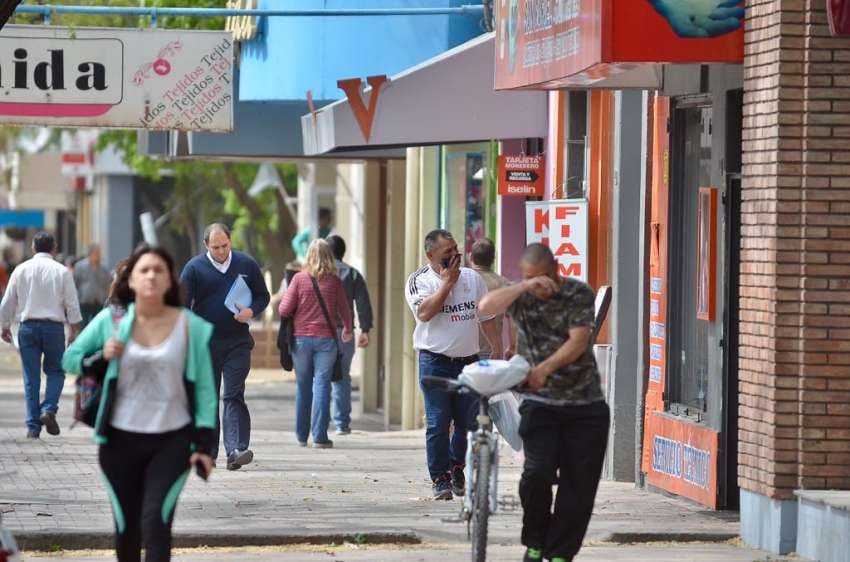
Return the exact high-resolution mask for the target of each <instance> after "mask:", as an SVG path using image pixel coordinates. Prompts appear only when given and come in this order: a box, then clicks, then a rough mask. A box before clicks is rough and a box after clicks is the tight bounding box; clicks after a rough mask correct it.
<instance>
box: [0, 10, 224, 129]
mask: <svg viewBox="0 0 850 562" xmlns="http://www.w3.org/2000/svg"><path fill="white" fill-rule="evenodd" d="M0 123H10V124H17V125H46V126H90V127H122V128H135V129H176V130H199V131H230V130H232V129H233V41H232V39H231V36H230V32H220V31H166V30H149V29H144V30H139V29H112V28H83V29H69V28H61V27H56V28H53V27H50V28H43V27H32V26H14V25H10V26H6V27H4V28H3V30H2V32H0Z"/></svg>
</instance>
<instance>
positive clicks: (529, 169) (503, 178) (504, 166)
mask: <svg viewBox="0 0 850 562" xmlns="http://www.w3.org/2000/svg"><path fill="white" fill-rule="evenodd" d="M545 178H546V162H545V160H544V158H543V156H506V155H502V156H499V195H512V196H517V197H543V193H544V188H545V183H544V182H545Z"/></svg>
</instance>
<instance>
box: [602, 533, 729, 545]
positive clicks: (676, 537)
mask: <svg viewBox="0 0 850 562" xmlns="http://www.w3.org/2000/svg"><path fill="white" fill-rule="evenodd" d="M738 537H739V535H738V534H737V533H663V532H662V533H651V532H650V533H611V534H610V535H608V536H606V537H605V538H603V539H602V540H601V542H607V543H613V544H641V543H652V542H706V543H723V542H728V541H731V540H733V539H737V538H738Z"/></svg>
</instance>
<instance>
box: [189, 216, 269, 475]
mask: <svg viewBox="0 0 850 562" xmlns="http://www.w3.org/2000/svg"><path fill="white" fill-rule="evenodd" d="M204 246H205V247H206V249H207V251H206V253H203V254H200V255H197V256H195V257H194V258H192V259H191V260H189V262H188V263H187V264H186V266H185V267H184V268H183V273H182V274H181V276H180V281H181V283H182V284H183V287H184V289H185V290H186V303H187V305H188V306H189V308H190V309H191V310H192V311H193V312H195V313H197V314H198V315H199V316H200V317H201V318H203V319H204V320H206V321H208V322H210V323H211V324H212V325H213V335H212V339H211V340H210V353H211V355H212V361H213V372H214V374H215V379H216V388H218V389H219V393H220V395H221V400H222V403H223V404H224V413H223V414H222V419H221V423H220V424H219V425H218V427H217V428H216V429H217V431H219V432H220V431H221V428H222V427H223V432H224V450H225V452H226V453H227V470H238V469H240V468H242V467H243V466H244V465H246V464H248V463H250V462H251V461H252V460H254V453H253V452H252V451H251V450H250V449H249V448H248V447H249V445H250V442H251V414H250V413H249V412H248V406H247V405H246V404H245V379H247V378H248V372H249V371H250V370H251V350H252V349H253V348H254V339H253V338H252V337H251V333H250V331H249V330H248V322H249V321H250V320H251V318H254V317H256V316H259V315H260V314H261V313H262V312H263V310H264V309H265V308H266V306H268V304H269V298H270V297H269V291H268V289H267V288H266V284H265V281H264V280H263V274H262V273H261V272H260V266H259V265H257V262H256V261H255V260H254V258H252V257H251V256H249V255H248V254H245V253H242V252H237V251H235V250H232V249H231V247H230V229H229V228H227V226H226V225H224V224H221V223H214V224H211V225H209V226H208V227H207V228H206V229H205V230H204ZM238 277H241V278H242V280H243V281H244V282H245V283H246V284H247V285H248V288H249V289H250V291H251V304H250V305H249V306H248V307H247V308H242V309H241V310H239V312H237V313H236V314H234V313H233V312H231V311H230V309H228V308H227V307H226V306H225V305H224V301H225V298H226V297H227V294H228V292H229V291H230V288H231V287H232V286H233V284H234V282H236V280H237V278H238ZM222 381H223V382H224V392H223V393H222V390H221V388H222ZM217 456H218V438H216V442H215V446H214V447H213V450H212V458H213V460H215V458H216V457H217Z"/></svg>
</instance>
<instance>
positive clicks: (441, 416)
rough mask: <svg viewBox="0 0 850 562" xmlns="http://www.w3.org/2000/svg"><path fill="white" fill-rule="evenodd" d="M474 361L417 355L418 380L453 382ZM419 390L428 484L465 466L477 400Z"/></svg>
mask: <svg viewBox="0 0 850 562" xmlns="http://www.w3.org/2000/svg"><path fill="white" fill-rule="evenodd" d="M477 360H478V359H477V357H470V358H467V359H465V360H457V359H456V360H449V359H448V358H445V357H443V356H440V355H435V354H433V353H430V352H428V351H420V352H419V376H420V377H422V376H424V375H428V376H434V377H445V378H450V379H456V378H457V377H458V375H460V373H461V371H463V368H464V366H466V365H468V364H469V363H474V362H475V361H477ZM419 386H420V388H422V395H423V396H424V398H425V418H426V422H427V427H426V429H425V452H426V453H427V457H428V473H429V474H430V476H431V480H432V481H435V482H436V481H437V480H439V479H441V478H445V477H447V476H448V475H449V474H450V471H451V469H452V467H453V466H456V465H460V466H463V465H464V464H465V463H466V433H467V431H469V430H471V429H474V428H475V426H476V422H475V415H476V414H477V406H478V402H477V400H476V399H475V398H474V397H472V396H470V395H468V394H458V393H456V392H446V391H445V390H441V389H439V388H434V387H433V386H431V385H427V384H423V383H422V380H421V378H420V381H419ZM451 422H454V431H453V432H452V434H451V435H449V426H450V425H451Z"/></svg>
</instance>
